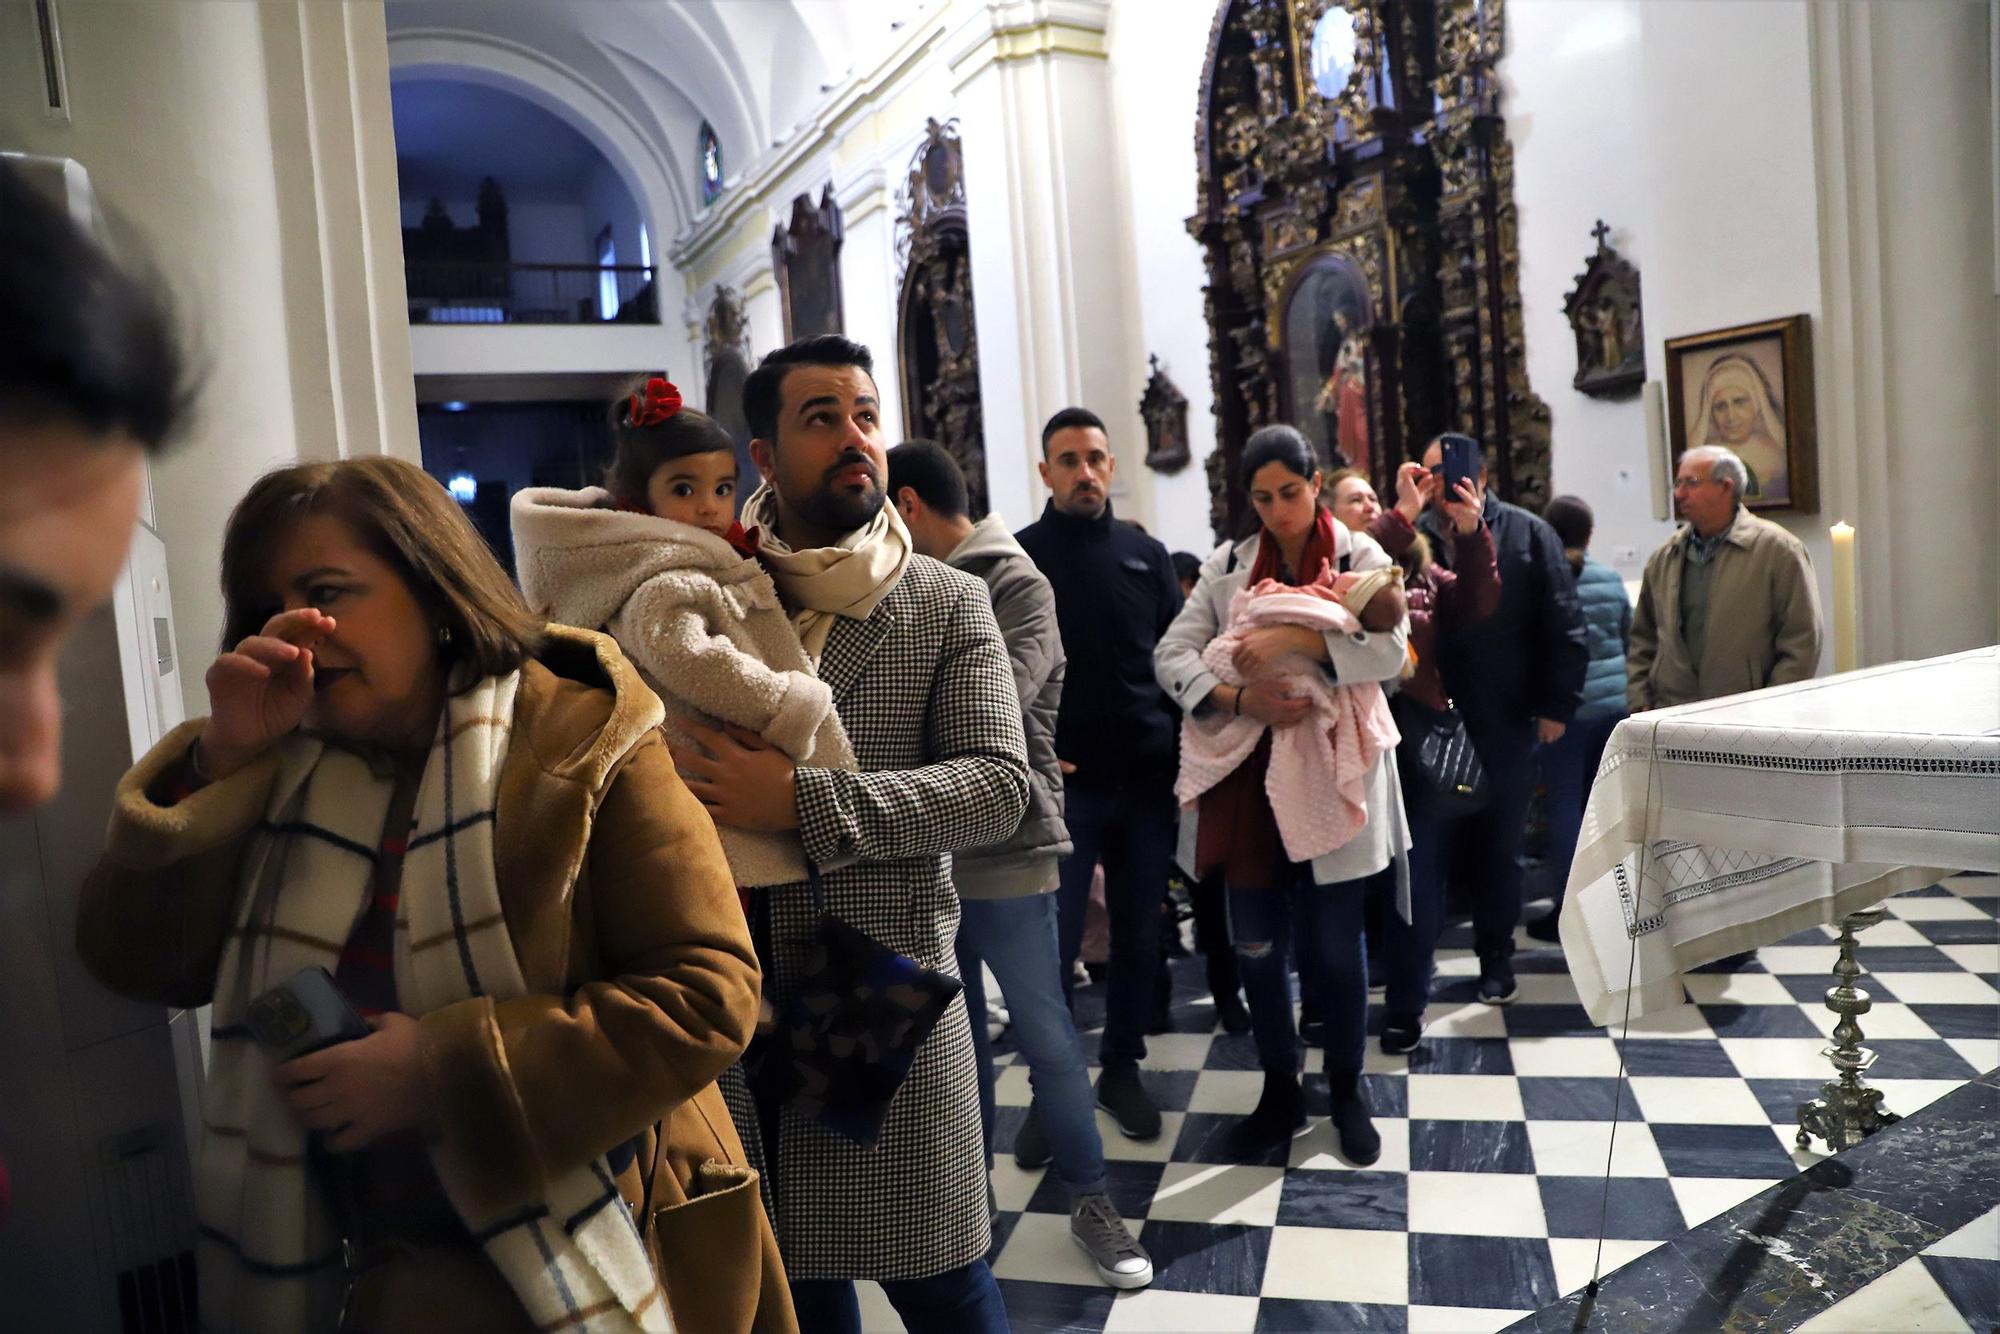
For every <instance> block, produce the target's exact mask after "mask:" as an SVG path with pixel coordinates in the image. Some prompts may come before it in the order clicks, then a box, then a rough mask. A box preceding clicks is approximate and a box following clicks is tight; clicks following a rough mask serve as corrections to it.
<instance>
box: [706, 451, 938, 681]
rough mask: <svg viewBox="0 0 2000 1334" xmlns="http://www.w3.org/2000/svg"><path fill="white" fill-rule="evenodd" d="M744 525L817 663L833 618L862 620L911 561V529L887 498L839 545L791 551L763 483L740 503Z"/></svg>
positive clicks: (773, 500) (772, 497) (775, 505)
mask: <svg viewBox="0 0 2000 1334" xmlns="http://www.w3.org/2000/svg"><path fill="white" fill-rule="evenodd" d="M743 526H744V527H745V528H746V529H749V528H754V529H757V530H758V547H757V549H758V551H759V552H760V553H761V554H762V555H763V558H764V564H765V565H766V566H768V567H769V568H770V571H771V579H772V581H773V582H775V583H776V584H777V585H778V592H779V593H780V594H782V595H783V597H784V599H785V605H786V606H787V607H790V608H792V624H793V625H794V626H796V627H797V628H798V632H799V641H800V642H801V643H802V644H804V645H805V649H806V652H807V653H808V654H809V655H811V657H812V660H813V662H814V664H815V665H817V664H818V662H819V659H820V654H821V653H822V652H823V651H824V650H825V649H826V638H827V636H828V635H830V634H832V633H833V623H834V621H835V619H836V618H838V617H842V616H845V617H847V618H848V619H849V620H855V621H862V620H866V619H867V618H868V614H869V613H870V612H872V611H874V610H875V608H876V606H877V605H878V604H879V603H880V602H881V601H882V599H883V598H885V597H887V596H889V590H890V589H892V588H894V587H895V586H896V581H897V580H898V579H900V578H902V577H903V570H904V568H905V567H906V566H908V565H909V563H910V551H911V546H910V530H909V529H907V528H905V527H904V526H903V519H902V516H901V515H899V514H897V513H896V507H895V506H894V505H890V504H886V503H885V504H884V505H883V506H882V508H881V509H880V510H878V511H876V514H875V517H874V518H873V519H871V520H869V521H868V522H867V523H866V524H864V525H862V526H861V527H859V528H857V529H855V530H854V531H853V532H851V533H849V534H848V535H847V536H846V537H843V538H841V539H840V544H839V545H838V546H831V547H819V548H816V549H813V550H808V551H794V550H792V549H791V548H790V547H788V546H786V545H785V544H784V543H783V542H781V541H779V540H778V537H777V527H778V495H777V492H775V491H773V490H772V489H771V484H770V483H769V482H766V483H764V485H762V486H760V487H758V488H757V489H756V490H755V491H754V492H752V493H751V496H750V499H749V500H747V501H745V502H744V503H743Z"/></svg>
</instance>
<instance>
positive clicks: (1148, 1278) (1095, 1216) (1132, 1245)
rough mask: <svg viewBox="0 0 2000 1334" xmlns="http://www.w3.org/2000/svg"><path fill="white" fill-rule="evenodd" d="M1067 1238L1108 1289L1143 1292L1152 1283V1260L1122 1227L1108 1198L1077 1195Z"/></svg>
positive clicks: (1120, 1220)
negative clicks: (1084, 1257) (1137, 1289)
mask: <svg viewBox="0 0 2000 1334" xmlns="http://www.w3.org/2000/svg"><path fill="white" fill-rule="evenodd" d="M1069 1237H1070V1240H1071V1241H1073V1242H1075V1243H1076V1244H1077V1245H1079V1246H1081V1247H1083V1250H1084V1253H1085V1254H1086V1255H1088V1256H1089V1257H1090V1258H1091V1261H1092V1262H1093V1263H1094V1264H1096V1266H1097V1274H1098V1277H1099V1278H1102V1279H1103V1280H1104V1281H1105V1282H1106V1283H1108V1284H1110V1285H1111V1286H1112V1287H1114V1288H1143V1287H1145V1286H1146V1285H1147V1284H1149V1283H1151V1282H1152V1281H1153V1259H1152V1257H1151V1256H1149V1255H1147V1254H1146V1249H1145V1247H1143V1246H1141V1245H1140V1244H1139V1242H1138V1239H1137V1238H1135V1237H1134V1236H1133V1235H1132V1232H1131V1229H1129V1228H1127V1227H1126V1226H1125V1220H1124V1219H1123V1218H1122V1217H1120V1216H1119V1213H1118V1208H1117V1206H1116V1205H1114V1204H1112V1203H1111V1197H1110V1196H1108V1195H1103V1194H1097V1195H1079V1196H1078V1197H1077V1200H1076V1203H1075V1204H1074V1205H1073V1206H1072V1207H1071V1209H1070V1215H1069Z"/></svg>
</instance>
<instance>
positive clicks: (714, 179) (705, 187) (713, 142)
mask: <svg viewBox="0 0 2000 1334" xmlns="http://www.w3.org/2000/svg"><path fill="white" fill-rule="evenodd" d="M699 148H700V153H701V202H702V203H703V204H704V205H706V204H713V203H714V202H715V200H716V196H718V195H720V194H721V193H722V141H721V140H720V139H717V138H716V137H715V131H714V129H713V128H711V127H710V126H709V123H708V122H707V121H703V122H702V123H701V138H700V141H699Z"/></svg>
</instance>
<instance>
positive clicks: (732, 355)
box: [701, 284, 759, 513]
mask: <svg viewBox="0 0 2000 1334" xmlns="http://www.w3.org/2000/svg"><path fill="white" fill-rule="evenodd" d="M705 335H706V336H705V338H704V340H703V342H702V349H701V359H702V370H703V372H704V374H703V378H704V380H705V381H706V392H705V393H704V395H703V398H702V401H703V402H704V403H706V404H707V405H708V407H707V412H708V415H709V416H711V417H713V418H714V419H715V421H716V424H717V425H718V426H720V427H722V429H723V430H724V431H726V432H728V433H729V438H730V439H732V440H734V441H735V442H736V476H737V481H738V485H737V487H736V509H737V512H738V513H741V512H742V510H743V502H744V501H745V500H746V499H748V498H749V495H750V493H751V492H752V491H754V490H756V489H757V482H758V480H759V474H758V472H757V465H756V464H755V463H753V462H751V460H750V420H749V418H747V417H745V416H744V415H743V382H744V381H745V380H747V379H749V378H750V320H749V316H748V315H747V314H746V313H745V311H744V309H743V298H742V296H741V295H740V294H738V292H737V291H736V289H735V288H733V287H730V286H727V285H726V284H725V285H722V286H718V287H717V288H716V289H715V299H714V300H713V301H712V302H710V304H709V307H708V321H707V328H706V330H705Z"/></svg>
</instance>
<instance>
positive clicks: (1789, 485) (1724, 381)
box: [1666, 315, 1819, 514]
mask: <svg viewBox="0 0 2000 1334" xmlns="http://www.w3.org/2000/svg"><path fill="white" fill-rule="evenodd" d="M1666 350H1667V423H1668V424H1667V440H1668V455H1669V463H1670V466H1672V467H1675V468H1678V467H1679V465H1680V457H1681V455H1682V454H1683V453H1684V452H1686V451H1687V450H1689V449H1692V448H1695V447H1697V446H1700V445H1723V446H1725V447H1727V448H1729V449H1731V450H1733V451H1735V453H1736V456H1737V457H1738V458H1740V459H1742V460H1743V465H1744V468H1745V469H1746V470H1747V471H1748V472H1749V474H1750V486H1749V487H1748V488H1747V489H1746V491H1745V494H1744V495H1743V497H1742V500H1743V504H1744V505H1745V506H1746V507H1747V508H1748V509H1750V510H1751V511H1752V512H1754V513H1760V514H1812V513H1814V512H1816V511H1817V510H1818V509H1819V442H1818V438H1817V436H1816V434H1815V419H1814V415H1813V367H1812V320H1811V317H1810V316H1807V315H1788V316H1785V317H1784V318H1782V319H1775V320H1762V321H1759V322H1758V323H1755V324H1739V325H1736V326H1735V327H1734V328H1729V329H1717V330H1714V331H1713V332H1710V333H1699V334H1689V335H1687V336H1685V337H1682V338H1669V339H1668V340H1667V347H1666Z"/></svg>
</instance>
